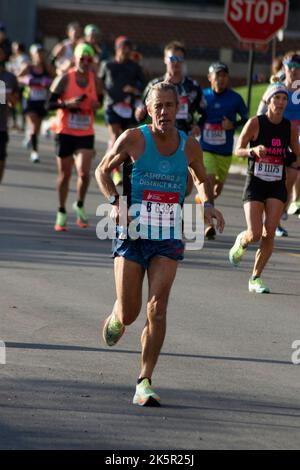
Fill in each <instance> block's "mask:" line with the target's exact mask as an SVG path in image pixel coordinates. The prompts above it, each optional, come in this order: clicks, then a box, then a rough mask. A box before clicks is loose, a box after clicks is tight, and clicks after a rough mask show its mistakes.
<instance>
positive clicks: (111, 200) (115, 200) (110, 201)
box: [108, 196, 119, 205]
mask: <svg viewBox="0 0 300 470" xmlns="http://www.w3.org/2000/svg"><path fill="white" fill-rule="evenodd" d="M118 199H119V198H118V196H109V198H108V201H109V203H110V204H112V205H113V204H115V203H116V202H117V200H118Z"/></svg>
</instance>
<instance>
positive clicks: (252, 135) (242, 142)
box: [234, 117, 266, 158]
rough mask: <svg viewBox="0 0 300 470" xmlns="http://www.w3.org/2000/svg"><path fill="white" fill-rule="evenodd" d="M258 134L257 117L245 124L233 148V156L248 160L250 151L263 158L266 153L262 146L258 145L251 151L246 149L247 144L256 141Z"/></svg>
mask: <svg viewBox="0 0 300 470" xmlns="http://www.w3.org/2000/svg"><path fill="white" fill-rule="evenodd" d="M258 132H259V124H258V119H257V117H253V118H251V119H249V121H248V122H247V123H246V124H245V126H244V128H243V130H242V132H241V134H240V137H239V139H238V142H237V144H236V147H235V152H234V153H235V155H237V156H238V157H241V158H249V156H250V150H253V152H255V153H256V154H257V156H259V157H263V156H264V154H265V151H266V148H265V147H264V146H263V145H258V146H257V147H253V148H252V149H249V148H248V144H249V142H250V141H251V140H256V139H257V136H258Z"/></svg>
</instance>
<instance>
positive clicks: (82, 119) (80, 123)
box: [68, 113, 91, 131]
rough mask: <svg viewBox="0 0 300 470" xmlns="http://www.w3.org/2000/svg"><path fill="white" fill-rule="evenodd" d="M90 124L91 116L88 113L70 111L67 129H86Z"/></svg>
mask: <svg viewBox="0 0 300 470" xmlns="http://www.w3.org/2000/svg"><path fill="white" fill-rule="evenodd" d="M90 124H91V118H90V116H89V115H88V114H80V113H70V115H69V121H68V127H69V129H77V130H81V131H87V130H88V129H89V127H90Z"/></svg>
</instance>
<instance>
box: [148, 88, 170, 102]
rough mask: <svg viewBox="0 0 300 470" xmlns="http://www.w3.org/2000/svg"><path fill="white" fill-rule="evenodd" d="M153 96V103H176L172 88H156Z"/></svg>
mask: <svg viewBox="0 0 300 470" xmlns="http://www.w3.org/2000/svg"><path fill="white" fill-rule="evenodd" d="M151 98H152V101H153V103H165V102H166V101H174V102H175V103H176V98H175V95H174V93H173V91H172V90H154V91H152V96H151Z"/></svg>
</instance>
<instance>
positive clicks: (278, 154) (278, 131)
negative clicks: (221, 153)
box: [229, 83, 300, 294]
mask: <svg viewBox="0 0 300 470" xmlns="http://www.w3.org/2000/svg"><path fill="white" fill-rule="evenodd" d="M265 96H266V98H267V99H266V102H267V106H268V109H267V112H266V114H265V115H262V116H258V117H254V118H251V119H250V120H249V121H248V122H247V124H246V125H245V127H244V129H243V131H242V133H241V135H240V138H239V141H238V144H237V147H236V152H235V153H236V155H238V156H239V157H242V158H247V157H248V174H247V179H246V184H245V189H244V196H243V201H244V211H245V217H246V221H247V230H245V231H243V232H241V233H240V234H239V235H238V236H237V238H236V241H235V244H234V245H233V247H232V248H231V250H230V252H229V260H230V262H231V264H233V265H234V266H237V265H238V264H239V262H240V261H241V259H242V256H243V254H244V252H245V250H246V248H247V246H248V245H249V244H250V243H253V242H258V241H260V247H259V249H258V250H257V252H256V257H255V262H254V268H253V273H252V276H251V278H250V279H249V284H248V289H249V292H255V293H258V294H262V293H269V292H270V289H269V288H268V287H267V286H266V285H265V284H264V283H263V281H262V280H261V278H260V276H261V273H262V271H263V269H264V267H265V266H266V264H267V262H268V260H269V258H270V256H271V254H272V252H273V245H274V237H275V230H276V227H277V225H278V223H279V220H280V217H281V214H282V210H283V207H284V204H285V202H286V199H287V191H286V185H285V166H286V165H288V164H290V163H291V161H292V162H296V160H297V164H299V163H300V162H299V146H298V133H297V130H296V129H294V128H292V127H291V123H290V121H288V120H287V119H285V118H283V113H284V110H285V108H286V105H287V102H288V91H287V89H286V87H285V86H284V85H282V84H280V83H276V84H273V85H270V87H269V88H268V90H267V92H266V95H265ZM249 143H250V148H248V144H249ZM298 162H299V163H298ZM295 165H296V163H293V166H295Z"/></svg>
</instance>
